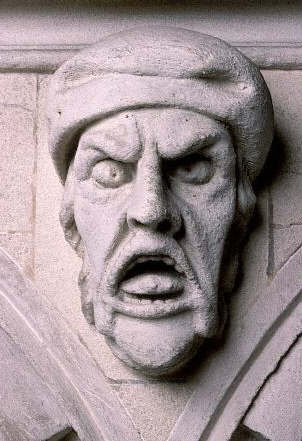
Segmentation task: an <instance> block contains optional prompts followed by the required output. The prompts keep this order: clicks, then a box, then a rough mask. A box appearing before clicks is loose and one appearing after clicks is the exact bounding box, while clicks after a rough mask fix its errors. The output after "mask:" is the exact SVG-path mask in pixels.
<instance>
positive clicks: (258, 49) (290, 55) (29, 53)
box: [0, 42, 302, 73]
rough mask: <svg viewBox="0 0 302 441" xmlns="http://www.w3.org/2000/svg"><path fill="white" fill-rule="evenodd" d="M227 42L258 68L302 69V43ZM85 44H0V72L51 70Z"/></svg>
mask: <svg viewBox="0 0 302 441" xmlns="http://www.w3.org/2000/svg"><path fill="white" fill-rule="evenodd" d="M231 44H233V45H234V46H235V47H237V49H239V50H240V51H241V52H242V53H243V54H244V55H246V56H247V57H249V58H250V59H251V60H252V61H253V62H254V63H256V64H257V65H258V66H259V67H260V68H261V69H279V70H301V69H302V42H296V43H288V42H283V43H270V42H262V43H255V42H244V43H238V42H236V44H235V43H232V42H231ZM85 46H86V45H82V44H81V45H80V44H79V45H0V72H35V73H51V72H53V71H55V70H56V69H57V68H58V67H59V66H60V65H61V64H62V63H63V62H64V61H65V60H67V59H68V58H70V57H72V56H73V55H75V54H76V53H77V52H78V51H79V50H80V49H83V48H84V47H85Z"/></svg>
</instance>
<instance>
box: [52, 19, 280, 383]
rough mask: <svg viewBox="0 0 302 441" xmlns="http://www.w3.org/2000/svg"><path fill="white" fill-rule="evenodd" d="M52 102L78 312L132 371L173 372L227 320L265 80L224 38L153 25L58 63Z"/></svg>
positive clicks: (260, 155)
mask: <svg viewBox="0 0 302 441" xmlns="http://www.w3.org/2000/svg"><path fill="white" fill-rule="evenodd" d="M176 42H177V43H176ZM209 75H210V76H211V78H213V81H208V77H209ZM222 77H226V78H228V82H227V83H223V82H222V80H221V78H222ZM214 80H215V81H214ZM122 90H123V91H122ZM235 97H236V98H235ZM48 100H49V102H48V115H49V123H50V131H49V147H50V154H51V157H52V159H53V162H54V165H55V168H56V171H57V173H58V175H59V177H60V179H61V182H62V183H63V184H64V186H65V190H64V198H63V202H62V209H61V223H62V226H63V229H64V232H65V237H66V239H67V241H68V242H69V243H70V245H71V246H72V248H74V250H75V251H76V252H77V254H78V255H79V256H80V257H81V258H82V260H83V266H82V272H81V276H80V277H81V278H80V283H79V286H80V289H81V301H82V310H83V313H84V315H85V317H86V319H87V321H88V322H89V323H90V324H93V325H95V327H96V329H97V331H98V332H100V333H101V334H103V335H105V337H106V341H107V343H108V345H109V346H110V348H111V350H112V352H113V353H114V354H115V355H116V356H117V357H118V358H119V359H121V360H122V361H123V362H125V363H126V364H127V365H128V366H130V367H132V368H135V369H137V370H139V371H141V372H142V373H144V374H146V375H149V376H162V375H170V374H174V373H175V372H177V371H179V370H180V369H182V368H183V367H184V365H185V364H187V363H188V361H190V360H191V359H192V358H193V357H194V355H195V354H196V353H197V352H198V351H199V352H200V351H202V345H203V343H204V342H206V341H208V340H209V339H211V338H213V337H215V336H218V335H219V334H220V333H221V330H222V329H223V326H224V323H225V319H226V314H227V311H226V308H225V302H224V299H223V296H224V295H225V292H231V291H232V290H233V286H234V282H235V277H236V272H237V262H238V255H239V251H240V247H241V241H242V239H243V237H244V234H245V232H246V228H247V224H248V221H249V219H250V217H251V214H252V212H253V208H254V204H255V195H254V193H253V189H252V185H253V183H254V181H255V179H256V177H257V176H258V175H259V173H260V171H261V168H262V166H263V164H264V161H265V158H266V155H267V153H268V151H269V148H270V146H271V142H272V135H273V112H272V106H271V99H270V95H269V92H268V90H267V88H266V85H265V82H264V81H263V78H262V76H261V74H260V72H259V69H258V68H257V67H256V66H255V65H253V63H251V62H250V61H249V60H248V59H246V58H245V57H243V56H242V55H241V54H240V53H239V52H238V51H236V50H235V49H234V48H232V47H231V46H229V45H227V44H226V43H225V42H223V41H221V40H218V39H215V38H213V37H210V36H208V35H203V34H200V33H197V32H190V31H187V30H184V29H178V28H172V27H170V28H169V27H156V26H153V27H152V26H150V27H148V28H144V30H143V33H142V29H140V28H137V29H132V30H128V31H125V32H124V33H120V34H116V35H112V36H110V37H108V38H107V39H104V40H103V41H101V42H99V43H98V44H96V45H94V46H92V47H91V48H88V49H86V50H84V51H82V52H81V53H80V54H78V55H76V56H75V57H74V58H72V59H71V60H70V61H67V62H66V63H65V64H64V65H63V66H62V67H61V68H60V69H58V71H57V72H56V73H55V74H54V76H53V78H52V79H51V82H50V89H49V98H48Z"/></svg>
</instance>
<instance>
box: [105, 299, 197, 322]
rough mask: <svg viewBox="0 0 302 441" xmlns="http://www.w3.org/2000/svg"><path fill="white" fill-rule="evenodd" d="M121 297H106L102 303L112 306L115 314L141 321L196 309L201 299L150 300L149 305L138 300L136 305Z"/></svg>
mask: <svg viewBox="0 0 302 441" xmlns="http://www.w3.org/2000/svg"><path fill="white" fill-rule="evenodd" d="M119 297H120V296H114V297H111V296H108V295H104V296H103V297H102V301H103V302H104V303H105V304H106V305H108V306H110V307H111V308H112V309H113V310H114V311H115V312H119V313H121V314H124V315H127V316H130V317H136V318H141V319H157V318H162V317H169V316H172V315H176V314H180V313H182V312H185V311H189V310H193V309H195V308H196V307H197V306H198V305H199V303H200V298H195V299H194V298H191V299H190V300H188V299H187V298H184V297H183V296H181V297H178V298H177V299H169V300H166V301H164V300H153V301H152V300H150V301H148V303H146V302H144V303H142V302H141V301H139V300H137V301H136V302H135V303H134V302H133V303H132V302H131V303H130V302H127V301H125V300H126V299H125V300H121V299H120V298H119Z"/></svg>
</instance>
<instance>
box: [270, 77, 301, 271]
mask: <svg viewBox="0 0 302 441" xmlns="http://www.w3.org/2000/svg"><path fill="white" fill-rule="evenodd" d="M263 74H264V77H265V80H266V81H267V83H268V85H269V88H270V91H271V93H272V98H273V104H274V111H275V124H276V140H275V143H274V152H275V153H273V152H272V155H271V157H270V162H271V164H270V165H268V169H267V175H266V179H267V180H268V181H270V182H271V201H272V207H271V223H272V232H273V238H272V240H273V243H272V247H273V249H274V263H273V266H274V271H278V269H279V268H280V267H281V266H282V265H283V264H284V263H285V262H286V261H287V259H288V258H289V257H290V256H291V255H292V254H293V253H294V252H295V251H296V250H297V248H298V247H299V246H301V244H302V237H301V233H300V230H301V228H300V225H302V204H301V191H300V189H301V186H302V149H301V135H302V134H301V126H302V115H301V101H302V93H301V90H302V89H301V85H302V73H301V72H300V71H297V72H279V71H264V72H263Z"/></svg>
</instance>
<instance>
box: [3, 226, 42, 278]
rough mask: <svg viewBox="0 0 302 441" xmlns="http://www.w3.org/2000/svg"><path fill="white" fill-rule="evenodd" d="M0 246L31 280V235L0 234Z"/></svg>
mask: <svg viewBox="0 0 302 441" xmlns="http://www.w3.org/2000/svg"><path fill="white" fill-rule="evenodd" d="M0 246H1V247H3V248H4V249H5V250H6V251H7V252H8V253H9V254H10V255H11V256H12V257H13V259H15V260H16V262H17V263H18V264H19V265H20V266H21V268H22V269H23V271H24V273H25V274H26V275H27V276H28V277H30V278H31V279H33V259H34V256H33V240H32V233H0Z"/></svg>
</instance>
